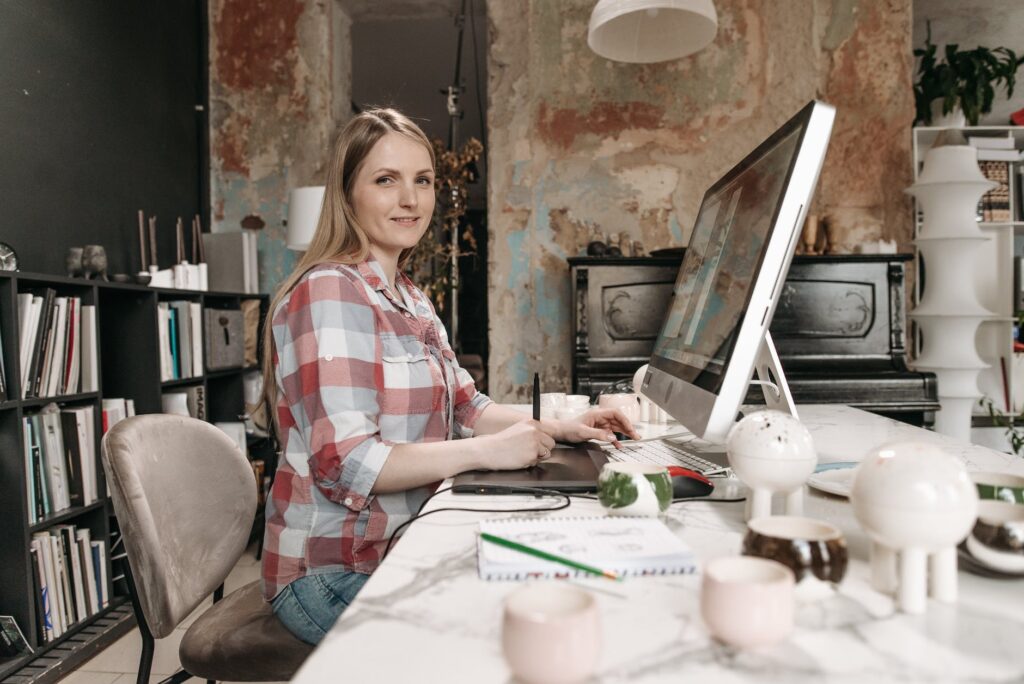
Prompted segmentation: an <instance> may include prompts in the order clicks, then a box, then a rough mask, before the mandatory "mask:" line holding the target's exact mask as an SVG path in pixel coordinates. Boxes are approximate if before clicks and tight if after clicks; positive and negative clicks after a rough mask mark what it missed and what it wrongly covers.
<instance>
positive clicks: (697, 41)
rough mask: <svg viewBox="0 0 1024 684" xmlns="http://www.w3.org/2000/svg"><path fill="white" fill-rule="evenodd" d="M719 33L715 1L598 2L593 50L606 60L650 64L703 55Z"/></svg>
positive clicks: (590, 33)
mask: <svg viewBox="0 0 1024 684" xmlns="http://www.w3.org/2000/svg"><path fill="white" fill-rule="evenodd" d="M717 31H718V14H717V13H716V12H715V6H714V4H712V2H711V0H598V3H597V5H595V6H594V11H593V12H592V13H591V15H590V30H589V31H588V32H587V44H588V45H589V46H590V49H591V50H593V51H594V52H596V53H597V54H599V55H601V56H602V57H605V58H606V59H612V60H615V61H617V62H631V63H635V64H647V63H650V62H664V61H666V60H669V59H679V58H680V57H685V56H686V55H690V54H693V53H694V52H697V51H698V50H702V49H703V48H705V47H707V45H708V44H710V43H711V41H712V40H714V38H715V33H716V32H717Z"/></svg>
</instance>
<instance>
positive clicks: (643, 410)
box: [633, 363, 668, 425]
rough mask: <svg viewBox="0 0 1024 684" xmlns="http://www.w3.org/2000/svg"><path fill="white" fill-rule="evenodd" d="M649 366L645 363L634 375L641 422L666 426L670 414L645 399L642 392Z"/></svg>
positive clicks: (634, 388)
mask: <svg viewBox="0 0 1024 684" xmlns="http://www.w3.org/2000/svg"><path fill="white" fill-rule="evenodd" d="M647 366H648V364H646V363H645V364H644V365H642V366H640V368H638V369H637V371H636V373H634V374H633V393H634V394H636V396H637V398H638V399H639V400H640V422H642V423H655V424H656V425H664V424H666V423H668V414H667V413H665V411H664V410H662V408H661V407H660V406H658V405H657V404H655V403H654V402H653V401H651V400H650V399H648V398H647V397H645V396H644V394H643V392H642V391H641V387H643V382H644V376H645V375H647Z"/></svg>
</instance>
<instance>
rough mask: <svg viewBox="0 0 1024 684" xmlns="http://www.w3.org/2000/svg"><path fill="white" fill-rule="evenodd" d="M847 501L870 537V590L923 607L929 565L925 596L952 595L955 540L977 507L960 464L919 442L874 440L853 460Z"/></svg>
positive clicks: (907, 606) (916, 609) (912, 609)
mask: <svg viewBox="0 0 1024 684" xmlns="http://www.w3.org/2000/svg"><path fill="white" fill-rule="evenodd" d="M850 502H851V503H852V504H853V513H854V515H855V516H856V517H857V521H858V522H859V523H860V524H861V527H863V528H864V531H865V532H867V534H868V536H869V537H871V541H872V545H871V582H872V585H873V586H874V587H875V589H877V590H879V591H882V592H885V593H892V592H894V591H895V593H896V598H897V603H898V604H899V608H900V610H902V611H903V612H906V613H923V612H924V611H925V608H926V605H927V598H928V594H929V586H928V576H929V572H930V574H931V595H932V597H933V598H935V599H936V600H939V601H944V602H947V603H951V602H954V601H956V596H957V576H956V572H957V562H956V545H957V544H958V543H960V541H961V540H963V539H964V537H966V536H967V534H968V533H969V532H970V531H971V528H972V527H973V525H974V519H975V517H976V516H977V511H978V493H977V490H976V489H975V488H974V484H973V483H972V482H971V478H970V477H969V476H968V475H967V469H966V468H965V467H964V465H963V463H961V462H960V461H959V460H957V459H956V458H954V457H953V456H951V455H949V454H947V453H945V452H944V451H943V450H942V449H941V448H939V447H937V446H935V445H934V444H927V443H924V442H898V443H893V444H888V445H885V446H882V447H879V448H878V449H876V450H875V451H873V452H872V453H871V454H870V455H868V457H867V458H865V459H864V460H863V461H862V462H861V464H860V466H858V469H857V475H856V477H855V478H854V481H853V489H852V491H851V492H850Z"/></svg>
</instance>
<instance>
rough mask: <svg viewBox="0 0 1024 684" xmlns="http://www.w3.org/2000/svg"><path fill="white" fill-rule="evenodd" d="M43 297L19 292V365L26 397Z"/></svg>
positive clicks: (23, 391) (22, 394) (22, 389)
mask: <svg viewBox="0 0 1024 684" xmlns="http://www.w3.org/2000/svg"><path fill="white" fill-rule="evenodd" d="M42 308H43V298H42V297H40V296H38V295H33V294H32V293H31V292H22V293H19V294H18V342H19V345H18V351H19V356H18V367H19V368H20V369H21V396H22V398H24V397H25V393H26V388H27V387H28V376H29V366H30V364H31V363H32V347H33V346H35V335H36V328H37V326H38V325H39V312H40V311H41V310H42Z"/></svg>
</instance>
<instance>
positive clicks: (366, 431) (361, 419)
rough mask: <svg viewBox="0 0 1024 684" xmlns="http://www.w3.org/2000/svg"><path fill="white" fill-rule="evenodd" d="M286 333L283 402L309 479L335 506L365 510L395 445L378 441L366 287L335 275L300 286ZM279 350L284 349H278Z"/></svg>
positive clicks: (375, 363) (376, 363) (374, 348)
mask: <svg viewBox="0 0 1024 684" xmlns="http://www.w3.org/2000/svg"><path fill="white" fill-rule="evenodd" d="M285 325H286V328H287V336H288V338H290V339H289V342H290V349H288V352H290V353H286V354H282V355H280V356H281V357H282V363H283V362H284V357H286V356H290V357H291V358H290V359H289V360H290V361H291V364H289V365H292V366H293V368H292V372H291V373H288V374H284V373H282V385H283V390H284V395H285V398H286V400H287V402H288V404H289V406H290V407H291V410H292V414H293V415H295V416H296V418H299V417H301V419H300V420H297V421H296V423H297V425H298V426H299V427H300V429H301V431H302V435H303V439H304V440H305V442H306V445H307V446H308V449H309V454H310V456H309V469H310V477H311V479H312V480H313V482H314V484H315V485H316V487H317V488H318V489H319V490H320V491H321V492H322V493H323V494H324V496H326V497H327V498H328V499H330V500H331V501H334V502H336V503H339V504H341V505H343V506H346V507H347V508H349V509H351V510H356V511H358V510H361V509H362V508H364V507H365V506H366V505H367V503H368V502H369V501H370V500H371V498H372V497H371V494H370V492H371V490H372V488H373V485H374V483H375V482H376V481H377V477H378V475H380V471H381V469H382V468H383V467H384V462H385V461H386V460H387V458H388V454H389V453H390V451H391V448H392V445H391V444H390V443H388V442H386V441H384V440H382V439H381V437H380V428H379V425H378V418H379V415H380V406H379V404H378V387H379V386H380V379H381V377H382V373H383V370H382V368H381V359H380V353H379V348H378V342H377V330H376V323H375V316H374V308H373V307H372V306H371V305H370V303H369V301H368V300H367V296H366V294H365V291H364V290H363V286H362V285H361V284H360V283H358V282H354V281H353V280H351V279H350V278H349V277H347V276H346V275H345V274H343V273H341V272H338V271H318V272H316V273H313V274H312V275H311V276H310V277H309V278H308V279H306V280H304V281H302V282H300V284H299V285H297V286H296V288H295V289H294V290H293V292H292V295H291V298H290V299H289V302H288V310H287V313H286V321H285ZM280 348H281V345H280V344H279V349H280Z"/></svg>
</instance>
